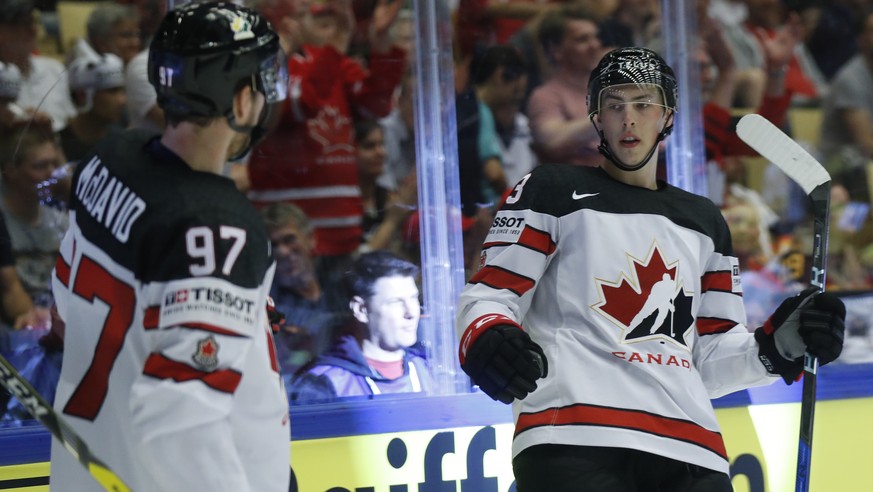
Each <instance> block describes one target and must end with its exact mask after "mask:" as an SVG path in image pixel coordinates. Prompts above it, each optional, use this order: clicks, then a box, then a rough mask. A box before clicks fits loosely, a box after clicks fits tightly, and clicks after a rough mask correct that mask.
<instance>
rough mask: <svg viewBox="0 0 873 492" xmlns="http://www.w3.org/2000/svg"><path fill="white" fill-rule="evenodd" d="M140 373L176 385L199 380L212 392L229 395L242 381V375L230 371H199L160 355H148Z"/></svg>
mask: <svg viewBox="0 0 873 492" xmlns="http://www.w3.org/2000/svg"><path fill="white" fill-rule="evenodd" d="M142 373H143V374H145V375H146V376H151V377H154V378H158V379H172V380H173V381H176V382H177V383H181V382H184V381H193V380H200V381H201V382H203V383H204V384H205V385H207V386H209V387H210V388H212V389H214V390H217V391H221V392H222V393H231V394H232V393H233V392H234V391H236V388H237V386H239V382H240V380H241V379H242V374H240V373H239V372H237V371H234V370H231V369H221V370H218V371H211V372H207V371H201V370H199V369H195V368H193V367H191V366H189V365H188V364H184V363H182V362H178V361H175V360H172V359H168V358H166V357H164V356H163V355H160V354H151V355H149V357H148V359H146V362H145V367H143V370H142Z"/></svg>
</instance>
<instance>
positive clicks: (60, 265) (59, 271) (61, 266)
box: [55, 255, 70, 287]
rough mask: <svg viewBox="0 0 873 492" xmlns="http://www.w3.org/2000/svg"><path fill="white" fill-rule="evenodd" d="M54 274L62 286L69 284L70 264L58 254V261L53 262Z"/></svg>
mask: <svg viewBox="0 0 873 492" xmlns="http://www.w3.org/2000/svg"><path fill="white" fill-rule="evenodd" d="M55 275H57V276H58V280H60V282H61V283H62V284H64V287H69V286H70V264H69V263H67V262H66V261H64V257H63V256H61V255H58V261H56V262H55Z"/></svg>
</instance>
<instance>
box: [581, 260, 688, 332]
mask: <svg viewBox="0 0 873 492" xmlns="http://www.w3.org/2000/svg"><path fill="white" fill-rule="evenodd" d="M628 259H629V260H630V267H631V268H630V269H629V271H627V272H622V274H621V275H620V276H619V278H617V279H596V280H595V281H596V283H597V285H598V287H599V290H600V301H599V302H598V303H597V304H595V305H593V306H591V307H592V308H593V309H594V310H595V311H597V312H599V313H600V314H601V315H603V316H604V317H606V318H607V319H609V320H610V321H611V322H612V323H613V324H616V325H618V326H619V327H620V328H621V331H622V333H623V339H624V340H623V341H626V342H630V341H635V340H640V341H642V340H648V339H652V338H657V337H663V338H667V339H669V340H672V341H673V342H675V343H677V344H679V345H682V346H684V347H687V346H688V344H687V343H686V341H685V334H686V333H687V331H688V330H689V329H690V328H691V326H692V323H693V321H694V319H693V318H692V316H691V304H692V301H693V295H690V294H689V293H687V292H686V291H685V287H684V285H683V283H682V281H681V280H679V275H678V273H679V262H678V261H676V262H673V263H669V264H668V263H667V262H666V261H665V260H664V255H663V254H662V253H661V251H660V249H659V247H658V245H657V244H655V245H654V246H653V248H652V249H651V251H650V252H649V255H648V258H646V259H644V260H640V259H637V258H634V257H632V256H631V255H628Z"/></svg>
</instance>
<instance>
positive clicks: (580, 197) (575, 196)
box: [573, 191, 600, 200]
mask: <svg viewBox="0 0 873 492" xmlns="http://www.w3.org/2000/svg"><path fill="white" fill-rule="evenodd" d="M599 194H600V193H582V194H581V195H579V194H577V193H576V192H575V191H574V192H573V200H581V199H583V198H588V197H590V196H597V195H599Z"/></svg>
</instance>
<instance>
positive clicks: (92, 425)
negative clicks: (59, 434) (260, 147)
mask: <svg viewBox="0 0 873 492" xmlns="http://www.w3.org/2000/svg"><path fill="white" fill-rule="evenodd" d="M286 66H287V65H286V62H285V57H284V54H283V53H282V51H281V48H280V47H279V38H278V36H277V35H276V34H275V32H274V31H273V30H272V28H271V27H270V25H269V24H268V23H267V21H266V20H264V18H263V17H261V16H260V15H259V14H257V13H256V12H254V11H252V10H250V9H247V8H243V7H240V6H237V5H235V4H232V3H218V2H205V3H192V4H188V5H186V6H183V7H180V8H179V9H176V10H173V11H171V12H169V13H168V14H167V16H166V17H165V18H164V20H163V22H162V24H161V25H160V27H159V29H158V31H157V33H156V34H155V36H154V40H153V41H152V44H151V48H150V59H149V68H148V70H149V80H150V82H151V83H152V85H154V86H155V89H156V91H157V94H158V103H159V105H160V106H161V107H162V108H163V110H164V112H165V114H166V116H167V129H166V131H165V132H164V133H163V135H157V134H151V133H145V132H142V131H128V132H124V133H121V134H118V135H115V136H114V137H113V138H112V139H110V140H105V141H103V142H102V143H101V144H99V145H98V147H97V148H96V150H95V151H94V153H92V154H91V155H89V156H87V157H86V158H84V159H83V160H82V161H81V163H80V164H79V165H78V167H77V170H76V173H75V175H74V178H73V185H72V193H71V199H70V227H69V231H68V233H67V235H66V236H65V238H64V240H63V243H62V246H61V252H60V256H59V258H58V260H57V264H56V267H55V271H54V276H53V289H54V294H55V298H56V302H57V307H58V312H59V314H60V316H61V318H62V319H63V320H64V321H65V322H66V336H65V349H64V359H63V366H62V371H61V376H60V382H59V384H58V389H57V396H56V399H55V408H56V409H57V411H58V412H62V413H63V415H64V417H66V420H67V421H68V422H69V423H70V425H71V426H72V427H73V428H74V429H75V431H76V432H77V433H79V435H80V436H82V437H83V438H84V439H85V440H86V441H87V443H88V445H89V446H90V448H91V450H92V451H93V452H94V454H95V455H96V456H99V457H100V458H101V459H102V460H103V461H105V462H106V464H108V465H109V467H110V468H111V469H112V470H113V471H114V472H115V473H116V474H118V475H119V476H120V477H121V479H122V480H123V481H124V482H125V483H127V484H128V485H129V486H130V488H131V489H132V490H134V491H136V492H149V491H151V492H169V491H186V492H189V491H209V492H216V491H228V492H231V491H232V492H246V491H248V492H269V491H275V492H279V491H281V492H286V491H287V490H288V489H289V482H290V466H289V465H290V463H289V460H290V457H289V453H290V432H289V428H290V426H289V421H288V403H287V399H286V397H285V391H284V388H283V387H282V380H281V378H280V376H279V372H278V366H277V363H276V357H275V349H274V346H273V341H272V336H271V333H270V331H269V330H270V328H269V325H268V322H267V313H266V308H265V307H266V298H267V292H268V291H269V287H270V283H271V280H272V276H273V270H274V266H273V261H272V259H271V256H270V249H269V238H268V236H267V232H266V229H265V227H264V225H263V222H262V220H261V219H260V216H259V215H258V213H257V211H256V210H255V209H254V207H252V205H251V204H250V203H249V202H248V200H247V199H246V198H245V196H244V195H242V194H241V193H239V192H238V191H237V189H236V187H235V185H234V183H233V181H231V180H230V179H228V178H226V177H224V176H222V175H221V173H222V169H223V166H224V164H225V162H226V161H227V160H228V158H232V157H233V156H236V155H241V154H242V153H244V152H245V151H246V150H247V149H248V148H250V147H251V145H252V143H253V142H254V140H256V138H257V135H258V134H260V133H262V129H263V128H264V126H265V123H266V121H267V118H268V115H269V112H270V111H269V110H270V107H271V105H273V104H274V103H277V102H279V101H281V100H283V99H284V98H285V95H286V92H287V84H288V77H287V71H286ZM51 458H52V461H51V478H50V480H51V481H50V487H51V490H52V491H75V492H87V491H97V490H102V488H101V487H100V486H99V485H98V484H97V482H96V481H94V480H93V479H92V478H91V476H90V475H89V474H88V473H87V472H86V471H85V469H84V468H83V467H81V466H80V465H79V464H78V463H77V462H76V460H75V458H74V457H73V456H72V455H71V454H70V453H68V452H67V451H65V450H64V449H62V448H61V446H60V444H59V443H58V442H57V441H54V442H53V444H52V453H51Z"/></svg>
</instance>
